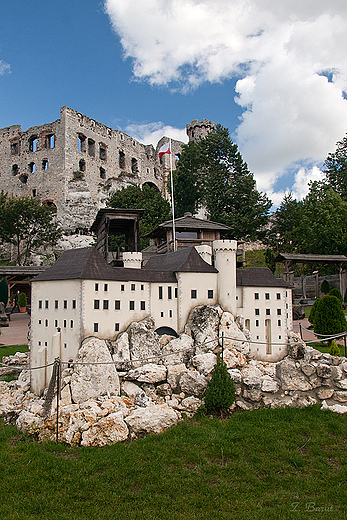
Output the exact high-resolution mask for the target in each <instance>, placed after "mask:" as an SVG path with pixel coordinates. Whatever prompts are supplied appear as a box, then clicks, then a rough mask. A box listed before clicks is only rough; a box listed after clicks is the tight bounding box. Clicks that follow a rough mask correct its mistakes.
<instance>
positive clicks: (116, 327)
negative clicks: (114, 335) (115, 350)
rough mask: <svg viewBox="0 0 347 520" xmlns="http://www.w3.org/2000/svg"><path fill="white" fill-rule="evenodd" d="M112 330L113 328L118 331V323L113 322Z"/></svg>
mask: <svg viewBox="0 0 347 520" xmlns="http://www.w3.org/2000/svg"><path fill="white" fill-rule="evenodd" d="M114 330H115V331H116V332H118V331H119V323H115V324H114Z"/></svg>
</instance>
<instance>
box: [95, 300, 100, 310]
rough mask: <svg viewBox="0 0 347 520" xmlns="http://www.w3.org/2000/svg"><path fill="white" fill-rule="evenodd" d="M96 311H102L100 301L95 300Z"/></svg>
mask: <svg viewBox="0 0 347 520" xmlns="http://www.w3.org/2000/svg"><path fill="white" fill-rule="evenodd" d="M94 309H100V300H94Z"/></svg>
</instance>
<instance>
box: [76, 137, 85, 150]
mask: <svg viewBox="0 0 347 520" xmlns="http://www.w3.org/2000/svg"><path fill="white" fill-rule="evenodd" d="M78 151H79V152H85V151H86V136H85V135H83V134H78Z"/></svg>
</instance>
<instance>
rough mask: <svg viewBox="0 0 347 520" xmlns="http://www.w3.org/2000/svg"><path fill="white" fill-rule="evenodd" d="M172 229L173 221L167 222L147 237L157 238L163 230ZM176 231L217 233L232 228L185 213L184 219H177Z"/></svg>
mask: <svg viewBox="0 0 347 520" xmlns="http://www.w3.org/2000/svg"><path fill="white" fill-rule="evenodd" d="M167 228H172V220H166V221H165V222H162V223H161V224H159V226H158V227H157V228H155V229H153V231H151V232H150V233H147V235H144V236H146V237H151V236H152V235H153V236H157V234H158V232H159V231H161V230H162V229H167ZM175 229H176V231H185V230H189V229H191V230H197V229H213V230H217V231H229V230H230V229H231V227H229V226H227V225H226V224H221V223H220V222H213V221H212V220H204V219H202V218H197V217H193V216H192V214H191V213H185V214H184V216H183V217H180V218H176V219H175Z"/></svg>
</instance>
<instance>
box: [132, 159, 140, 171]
mask: <svg viewBox="0 0 347 520" xmlns="http://www.w3.org/2000/svg"><path fill="white" fill-rule="evenodd" d="M131 173H134V174H135V175H137V174H138V173H139V167H138V164H137V159H135V157H133V158H132V159H131Z"/></svg>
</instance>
